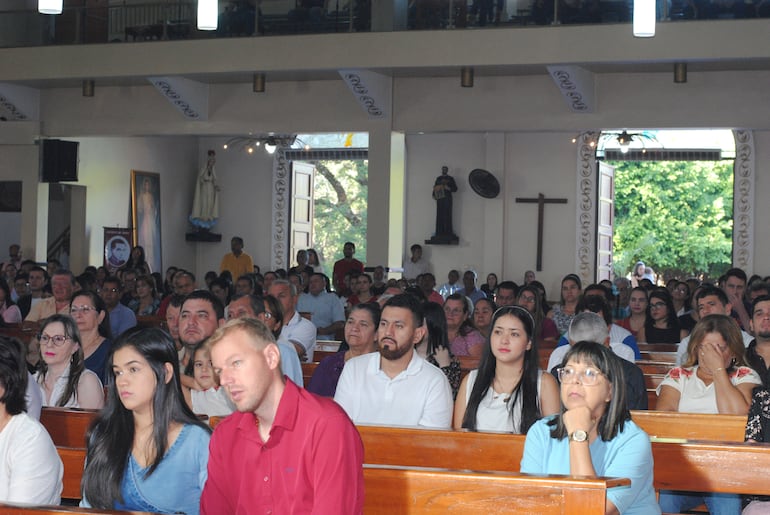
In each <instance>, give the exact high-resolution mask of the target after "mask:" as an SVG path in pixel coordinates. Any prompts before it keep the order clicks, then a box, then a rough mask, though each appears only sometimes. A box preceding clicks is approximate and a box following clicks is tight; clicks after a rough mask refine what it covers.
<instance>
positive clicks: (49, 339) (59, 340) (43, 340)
mask: <svg viewBox="0 0 770 515" xmlns="http://www.w3.org/2000/svg"><path fill="white" fill-rule="evenodd" d="M37 339H38V340H40V345H48V344H49V343H52V344H53V345H55V346H56V347H61V346H62V345H64V342H66V341H67V340H69V339H70V337H69V336H64V335H62V334H57V335H55V336H48V335H47V334H39V335H37Z"/></svg>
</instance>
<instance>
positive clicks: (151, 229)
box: [131, 170, 163, 272]
mask: <svg viewBox="0 0 770 515" xmlns="http://www.w3.org/2000/svg"><path fill="white" fill-rule="evenodd" d="M131 222H132V226H133V229H134V241H135V242H136V244H137V245H139V246H140V247H143V248H144V255H145V259H146V260H147V264H148V265H149V266H150V270H151V271H152V272H162V271H163V266H162V259H161V245H160V242H161V236H160V174H157V173H151V172H140V171H138V170H131Z"/></svg>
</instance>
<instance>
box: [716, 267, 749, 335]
mask: <svg viewBox="0 0 770 515" xmlns="http://www.w3.org/2000/svg"><path fill="white" fill-rule="evenodd" d="M747 281H748V277H746V272H744V271H743V270H741V269H740V268H731V269H730V270H728V271H727V272H725V275H724V276H723V280H722V281H720V284H719V286H720V287H721V288H722V289H723V290H724V292H725V293H726V294H727V300H729V301H730V304H731V305H732V306H733V312H732V313H731V315H732V316H733V318H735V319H736V320H738V322H739V323H740V325H741V329H748V328H749V325H750V324H751V316H749V312H750V311H751V306H746V304H745V303H744V302H743V294H744V292H745V291H746V282H747Z"/></svg>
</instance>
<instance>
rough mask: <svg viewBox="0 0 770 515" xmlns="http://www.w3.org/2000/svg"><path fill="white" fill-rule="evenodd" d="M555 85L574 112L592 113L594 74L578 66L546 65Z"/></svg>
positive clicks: (593, 106)
mask: <svg viewBox="0 0 770 515" xmlns="http://www.w3.org/2000/svg"><path fill="white" fill-rule="evenodd" d="M547 68H548V73H549V74H550V75H551V78H552V79H553V81H554V83H555V84H556V87H557V88H559V92H560V93H561V94H562V96H563V97H564V100H566V102H567V106H568V107H569V108H570V109H571V110H572V111H574V112H576V113H593V112H594V109H595V108H596V82H595V80H594V74H593V73H591V72H589V71H588V70H586V69H585V68H581V67H580V66H567V65H557V66H548V67H547Z"/></svg>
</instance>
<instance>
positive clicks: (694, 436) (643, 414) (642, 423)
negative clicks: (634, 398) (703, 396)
mask: <svg viewBox="0 0 770 515" xmlns="http://www.w3.org/2000/svg"><path fill="white" fill-rule="evenodd" d="M631 418H632V419H633V420H634V422H636V424H637V425H638V426H639V427H641V428H642V429H644V431H645V432H646V433H647V434H648V435H650V437H651V438H652V437H658V438H680V439H686V440H704V441H712V442H743V439H744V438H743V437H744V433H745V429H746V419H747V417H746V415H707V414H703V413H678V412H676V411H632V412H631Z"/></svg>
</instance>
